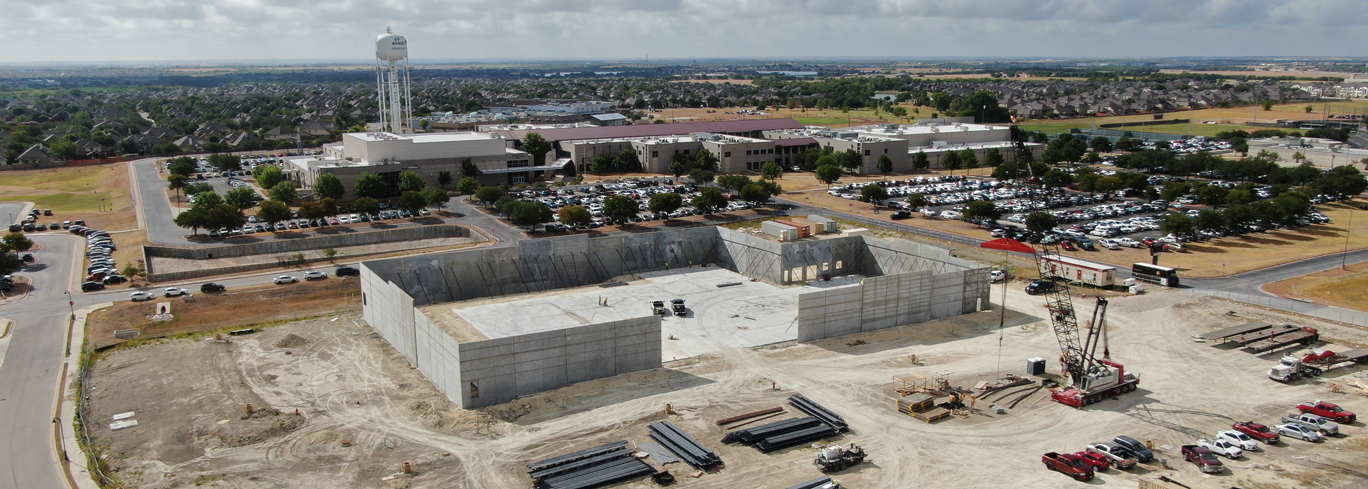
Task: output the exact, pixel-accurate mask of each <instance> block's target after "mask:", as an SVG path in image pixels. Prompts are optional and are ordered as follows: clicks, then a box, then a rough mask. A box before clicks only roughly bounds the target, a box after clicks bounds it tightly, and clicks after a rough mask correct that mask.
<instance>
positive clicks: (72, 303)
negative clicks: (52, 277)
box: [66, 290, 76, 320]
mask: <svg viewBox="0 0 1368 489" xmlns="http://www.w3.org/2000/svg"><path fill="white" fill-rule="evenodd" d="M66 296H67V306H68V307H70V308H71V319H72V320H75V319H76V300H75V299H73V298H72V297H71V291H70V290H68V291H66Z"/></svg>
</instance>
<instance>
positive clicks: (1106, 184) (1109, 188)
mask: <svg viewBox="0 0 1368 489" xmlns="http://www.w3.org/2000/svg"><path fill="white" fill-rule="evenodd" d="M1093 188H1094V189H1096V190H1097V191H1098V192H1102V193H1104V194H1110V193H1112V192H1115V191H1117V190H1121V189H1123V188H1126V182H1125V181H1123V180H1121V178H1120V177H1117V176H1115V175H1110V176H1105V177H1102V178H1099V179H1097V183H1096V184H1094V186H1093Z"/></svg>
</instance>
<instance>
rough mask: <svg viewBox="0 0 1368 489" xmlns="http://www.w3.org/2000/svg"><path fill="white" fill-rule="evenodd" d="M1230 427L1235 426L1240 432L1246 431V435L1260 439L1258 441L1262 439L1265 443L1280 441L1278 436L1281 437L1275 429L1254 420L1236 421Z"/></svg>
mask: <svg viewBox="0 0 1368 489" xmlns="http://www.w3.org/2000/svg"><path fill="white" fill-rule="evenodd" d="M1230 427H1231V428H1234V429H1235V431H1238V432H1240V433H1244V434H1246V435H1249V437H1250V438H1253V439H1255V440H1258V441H1262V442H1264V443H1277V442H1278V438H1279V437H1278V433H1276V432H1274V431H1273V430H1270V429H1268V427H1267V426H1264V425H1261V424H1259V423H1255V422H1253V421H1245V422H1243V423H1235V424H1232V425H1230Z"/></svg>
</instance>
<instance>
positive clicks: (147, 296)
mask: <svg viewBox="0 0 1368 489" xmlns="http://www.w3.org/2000/svg"><path fill="white" fill-rule="evenodd" d="M128 298H129V299H132V300H133V302H141V301H150V300H152V299H156V298H157V296H155V295H152V293H151V292H146V291H142V290H139V291H137V292H134V293H131V294H128Z"/></svg>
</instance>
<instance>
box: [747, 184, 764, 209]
mask: <svg viewBox="0 0 1368 489" xmlns="http://www.w3.org/2000/svg"><path fill="white" fill-rule="evenodd" d="M741 200H744V201H746V202H750V203H752V204H755V205H761V204H764V203H765V202H769V200H770V193H769V189H766V188H765V186H764V185H761V184H758V183H752V184H750V185H746V186H745V187H741Z"/></svg>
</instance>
